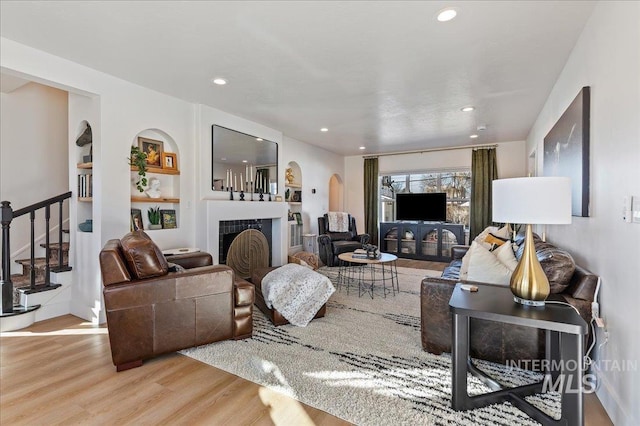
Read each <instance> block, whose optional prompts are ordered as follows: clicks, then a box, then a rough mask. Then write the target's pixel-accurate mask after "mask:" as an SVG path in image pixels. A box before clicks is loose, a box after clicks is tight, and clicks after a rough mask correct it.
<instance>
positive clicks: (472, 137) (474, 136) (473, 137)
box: [469, 135, 478, 139]
mask: <svg viewBox="0 0 640 426" xmlns="http://www.w3.org/2000/svg"><path fill="white" fill-rule="evenodd" d="M469 137H470V138H471V139H476V138H477V137H478V135H471V136H469Z"/></svg>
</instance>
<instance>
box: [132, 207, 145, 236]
mask: <svg viewBox="0 0 640 426" xmlns="http://www.w3.org/2000/svg"><path fill="white" fill-rule="evenodd" d="M131 230H132V231H141V230H144V224H143V223H142V211H141V210H140V209H131Z"/></svg>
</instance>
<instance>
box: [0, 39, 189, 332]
mask: <svg viewBox="0 0 640 426" xmlns="http://www.w3.org/2000/svg"><path fill="white" fill-rule="evenodd" d="M0 54H1V55H2V56H1V59H2V72H5V73H8V74H10V75H14V76H18V77H24V78H27V79H30V80H33V81H37V82H40V83H42V84H47V85H49V86H53V87H57V88H60V89H63V90H67V91H69V92H70V93H74V94H80V95H87V96H89V97H92V98H94V97H97V98H99V101H100V104H99V105H100V107H99V111H100V115H99V117H100V120H99V122H97V123H96V122H92V123H91V124H92V127H93V128H94V134H93V137H94V144H93V155H94V170H93V171H94V200H93V220H94V221H96V222H97V223H99V226H97V224H94V232H93V233H91V234H90V235H83V239H89V241H85V244H86V245H87V246H88V247H91V249H90V250H98V249H99V247H102V246H103V245H104V243H105V242H106V241H107V240H108V239H110V238H120V237H122V236H123V235H124V234H126V233H127V232H128V231H129V226H130V225H129V224H130V220H129V216H130V207H131V201H130V190H129V188H130V176H131V172H130V168H129V164H128V161H127V157H129V155H130V146H131V145H132V143H133V141H134V140H135V137H136V135H137V134H138V133H139V132H140V131H142V130H145V129H159V130H161V131H162V132H164V133H166V134H167V135H168V136H170V137H171V138H172V139H173V140H174V141H175V142H176V145H177V147H178V149H179V153H180V156H179V159H178V160H179V162H180V166H181V178H180V180H181V181H180V196H181V201H182V202H181V203H180V205H179V207H178V208H179V209H180V214H179V217H180V218H181V221H180V228H178V229H174V230H163V231H162V232H156V233H155V234H154V237H153V238H154V240H155V241H156V242H157V243H158V245H159V246H160V247H161V248H169V247H182V246H193V245H195V244H194V243H195V233H196V227H195V212H194V209H193V204H194V200H195V194H196V167H195V165H196V164H197V163H196V159H195V132H194V130H195V107H194V106H193V105H192V104H190V103H188V102H185V101H182V100H178V99H176V98H172V97H170V96H167V95H164V94H160V93H158V92H154V91H152V90H149V89H145V88H142V87H140V86H137V85H135V84H132V83H129V82H126V81H123V80H120V79H118V78H115V77H112V76H109V75H107V74H104V73H100V72H97V71H95V70H92V69H90V68H87V67H84V66H82V65H79V64H76V63H74V62H71V61H68V60H65V59H62V58H59V57H56V56H53V55H50V54H48V53H45V52H42V51H39V50H36V49H33V48H30V47H28V46H25V45H22V44H19V43H16V42H14V41H11V40H8V39H5V38H1V39H0ZM76 116H77V117H78V118H80V114H79V113H77V114H76ZM61 123H62V125H66V123H67V120H66V118H65V119H62V120H61ZM76 130H77V123H75V124H72V123H70V124H69V133H75V132H76ZM3 140H4V137H3ZM15 154H16V153H15V152H14V153H12V155H10V156H9V155H7V158H6V159H5V158H4V156H3V161H8V162H12V161H17V157H16V155H15ZM66 159H67V154H66V153H65V157H64V161H67V160H66ZM43 164H48V161H47V162H45V163H40V164H38V167H40V168H42V167H43ZM67 173H68V174H72V175H75V174H76V170H75V164H72V165H70V166H69V167H68V170H67ZM66 179H67V178H66V177H65V183H66V182H67V181H66ZM72 189H73V190H74V191H75V188H72ZM71 214H74V215H75V214H76V212H75V211H72V212H71ZM81 219H83V220H84V218H81ZM84 255H86V256H87V257H88V258H97V256H98V252H97V251H96V252H94V253H91V251H87V252H84ZM75 267H77V268H89V271H92V272H93V274H91V276H92V278H93V280H89V281H87V282H81V283H78V285H81V286H82V293H83V296H82V297H77V298H76V302H79V303H81V304H83V306H80V307H76V312H79V314H80V315H81V316H82V317H83V318H85V319H88V320H94V319H95V318H96V317H100V318H103V315H102V314H101V313H100V312H99V311H100V300H101V293H102V284H101V281H100V276H99V274H98V273H97V271H94V270H93V268H94V267H93V266H92V265H90V264H84V263H82V262H79V264H78V265H75ZM96 304H97V307H96ZM96 311H97V312H96Z"/></svg>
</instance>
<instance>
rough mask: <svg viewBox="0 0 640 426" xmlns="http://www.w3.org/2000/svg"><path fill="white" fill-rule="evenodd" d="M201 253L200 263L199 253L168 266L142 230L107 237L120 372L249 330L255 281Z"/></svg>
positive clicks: (107, 276) (109, 309)
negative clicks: (195, 259) (195, 257)
mask: <svg viewBox="0 0 640 426" xmlns="http://www.w3.org/2000/svg"><path fill="white" fill-rule="evenodd" d="M198 259H199V260H198V263H197V264H196V265H194V264H193V259H191V260H185V264H188V263H190V265H188V266H191V267H192V268H191V269H184V268H181V267H179V268H178V269H180V271H179V272H170V269H171V268H170V265H169V264H168V263H167V262H166V260H165V258H164V256H163V255H162V253H161V252H160V250H159V249H158V247H157V246H156V245H155V244H154V243H153V241H151V239H150V238H149V237H148V236H147V235H146V234H145V233H144V232H142V231H136V232H132V233H130V234H127V235H126V236H125V237H124V238H123V239H122V240H117V239H114V240H109V241H108V242H107V243H106V245H105V246H104V248H103V249H102V251H101V252H100V270H101V272H102V282H103V285H104V289H103V294H104V304H105V308H106V314H107V326H108V329H109V342H110V344H111V355H112V358H113V364H114V365H115V366H116V369H117V371H122V370H127V369H129V368H134V367H139V366H140V365H142V361H143V360H144V359H149V358H152V357H155V356H157V355H160V354H164V353H169V352H175V351H178V350H181V349H185V348H189V347H193V346H198V345H205V344H208V343H212V342H217V341H220V340H227V339H236V340H237V339H244V338H248V337H251V335H252V332H253V325H252V319H253V302H254V287H253V285H251V284H250V283H248V282H247V281H244V280H242V279H236V278H235V276H234V273H233V270H232V269H231V268H229V267H227V266H223V265H222V266H218V265H216V266H211V263H212V259H211V256H210V255H209V256H199V258H198ZM175 261H176V263H180V259H175ZM203 264H208V266H201V265H203ZM193 266H196V267H193Z"/></svg>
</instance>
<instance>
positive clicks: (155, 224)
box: [147, 206, 162, 229]
mask: <svg viewBox="0 0 640 426" xmlns="http://www.w3.org/2000/svg"><path fill="white" fill-rule="evenodd" d="M147 217H148V218H149V229H162V225H160V206H155V207H151V208H149V210H148V211H147Z"/></svg>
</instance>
